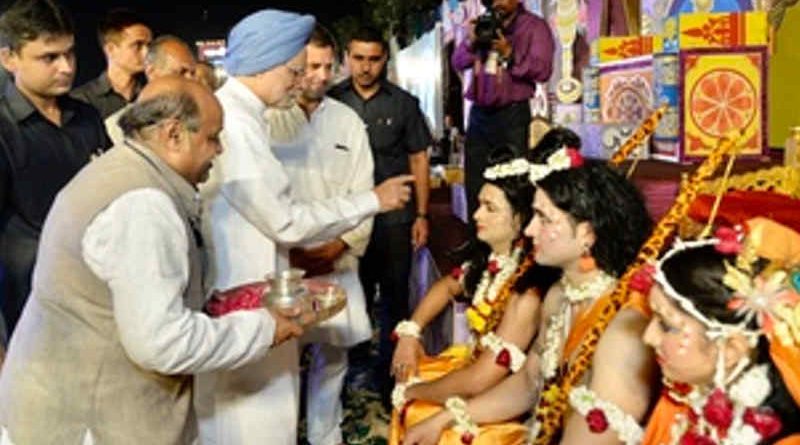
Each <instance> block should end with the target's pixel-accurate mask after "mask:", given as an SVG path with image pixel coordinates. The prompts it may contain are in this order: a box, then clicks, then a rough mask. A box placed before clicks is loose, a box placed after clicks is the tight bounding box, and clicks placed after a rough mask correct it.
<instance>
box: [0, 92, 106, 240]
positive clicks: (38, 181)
mask: <svg viewBox="0 0 800 445" xmlns="http://www.w3.org/2000/svg"><path fill="white" fill-rule="evenodd" d="M58 105H59V107H60V108H61V126H60V127H59V126H57V125H55V124H53V123H52V122H50V121H49V120H47V118H45V117H44V116H43V115H42V114H41V113H39V111H38V110H36V108H34V106H33V105H32V104H31V103H30V101H28V99H27V98H25V97H24V96H23V95H22V94H21V93H20V92H19V90H18V89H17V88H16V86H15V85H14V83H9V84H8V85H7V87H6V91H5V96H4V97H3V98H0V205H1V207H0V210H2V214H1V215H0V224H2V225H1V226H0V236H2V235H3V234H4V233H5V229H6V228H7V227H6V225H7V223H8V222H9V219H13V220H20V219H21V221H16V222H22V223H24V224H25V225H28V226H29V227H30V228H33V229H34V231H35V232H38V231H39V230H40V229H41V226H42V223H43V222H44V219H45V217H46V216H47V212H48V211H49V210H50V206H51V205H52V203H53V200H54V199H55V196H56V194H57V193H58V192H59V190H61V188H62V187H64V185H66V184H67V182H69V180H70V179H72V177H73V176H74V175H75V174H76V173H77V172H78V170H80V169H81V168H82V167H83V166H84V165H86V164H87V163H88V162H89V159H90V158H91V156H92V155H93V154H99V153H102V152H103V151H105V150H106V149H107V148H108V147H109V145H110V144H109V140H108V137H107V136H106V132H105V126H104V125H103V121H102V120H101V119H100V116H99V115H98V114H97V111H96V110H95V109H94V108H93V107H91V106H89V105H86V104H84V103H83V102H80V101H78V100H75V99H73V98H71V97H69V96H67V95H64V96H61V97H59V98H58Z"/></svg>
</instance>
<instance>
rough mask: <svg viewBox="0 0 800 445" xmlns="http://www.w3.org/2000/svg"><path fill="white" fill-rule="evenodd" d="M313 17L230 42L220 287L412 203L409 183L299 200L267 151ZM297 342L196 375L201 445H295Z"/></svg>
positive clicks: (214, 198)
mask: <svg viewBox="0 0 800 445" xmlns="http://www.w3.org/2000/svg"><path fill="white" fill-rule="evenodd" d="M313 27H314V18H313V17H311V16H301V15H298V14H293V13H287V12H283V11H276V10H262V11H259V12H256V13H253V14H251V15H249V16H247V17H245V18H244V19H243V20H242V21H240V22H239V23H238V24H236V25H235V26H234V27H233V29H232V30H231V32H230V34H229V36H228V48H227V53H226V55H225V70H226V71H227V72H228V74H229V76H230V77H229V79H228V81H227V82H226V83H225V85H224V86H223V87H222V88H220V89H219V90H218V91H217V92H216V95H217V98H218V99H219V100H220V102H221V103H222V108H223V110H224V112H225V126H226V128H225V132H224V133H223V142H224V144H225V152H224V153H223V154H222V155H221V156H220V158H219V161H218V162H217V163H216V164H215V167H214V170H213V171H212V179H211V180H210V181H209V185H208V187H207V188H206V190H204V194H205V195H206V196H207V197H208V199H209V202H208V204H209V208H208V213H207V215H208V217H209V221H210V225H211V233H212V235H213V236H212V240H213V243H212V251H213V253H214V261H213V262H214V267H215V275H216V277H215V285H216V286H225V287H229V286H230V287H232V286H235V285H238V284H242V283H246V282H250V281H254V280H259V279H262V278H263V277H264V274H266V273H269V272H274V271H275V270H276V269H278V268H279V267H280V266H279V264H278V262H277V260H278V259H277V254H276V248H277V246H278V245H282V246H292V245H297V244H299V243H306V242H313V241H324V240H329V239H331V238H332V237H335V236H338V235H340V234H341V233H344V232H345V231H347V230H350V229H352V228H354V227H356V226H357V225H358V224H359V223H360V222H361V221H363V220H364V219H365V218H368V217H370V216H372V215H374V214H376V213H378V212H381V211H389V210H393V209H397V208H400V207H401V206H403V205H404V204H405V203H406V202H408V200H409V198H410V193H411V191H410V188H409V186H408V185H406V184H407V183H408V182H410V181H412V180H413V177H411V176H410V175H406V176H398V177H395V178H391V179H388V180H386V181H384V182H383V183H382V184H381V185H379V186H377V187H375V189H373V190H372V191H363V192H358V193H353V194H349V195H346V196H337V197H331V198H328V199H324V200H318V201H309V202H301V201H298V200H296V199H295V197H294V195H293V192H292V190H291V187H290V182H289V178H288V177H287V175H286V172H285V171H284V169H283V167H282V165H281V164H280V162H279V161H278V160H277V159H276V158H275V155H274V154H273V152H272V150H271V148H270V146H269V125H268V123H267V121H266V120H265V119H264V113H265V112H266V110H267V108H268V107H288V106H289V105H291V104H292V103H293V95H294V93H295V92H296V91H297V89H298V87H299V81H300V80H301V79H302V78H303V75H304V71H305V57H306V56H305V49H304V46H305V44H306V42H307V41H308V37H309V35H310V34H311V31H312V29H313ZM298 361H299V357H298V353H297V344H296V342H294V341H293V342H288V343H287V344H286V345H284V346H282V347H280V348H276V349H275V350H273V351H272V353H271V354H270V355H269V357H266V358H264V359H262V360H261V361H258V362H255V363H252V364H249V365H247V366H245V367H242V368H240V369H238V370H235V371H232V372H221V373H213V374H209V375H201V376H198V379H197V385H198V397H197V399H196V404H195V405H196V408H197V413H198V416H199V417H200V428H201V433H200V434H201V440H202V443H203V444H224V445H236V444H251V443H252V444H275V445H283V444H286V445H294V444H295V443H296V432H297V431H296V430H297V417H298V409H299V406H298V405H299V403H298V398H299V381H298V380H299V370H298Z"/></svg>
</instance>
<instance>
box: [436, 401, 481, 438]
mask: <svg viewBox="0 0 800 445" xmlns="http://www.w3.org/2000/svg"><path fill="white" fill-rule="evenodd" d="M444 406H445V408H447V411H449V412H450V414H452V415H453V423H454V425H453V431H455V432H456V433H458V435H459V436H460V438H461V443H463V444H464V445H469V444H471V443H472V441H473V440H475V438H476V437H478V424H476V423H475V422H473V421H472V419H470V417H469V413H467V402H466V401H464V399H462V398H461V397H450V398H449V399H447V401H445V402H444Z"/></svg>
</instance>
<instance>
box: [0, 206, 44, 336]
mask: <svg viewBox="0 0 800 445" xmlns="http://www.w3.org/2000/svg"><path fill="white" fill-rule="evenodd" d="M5 222H6V225H5V227H3V229H2V233H0V264H2V265H3V269H4V272H5V273H4V276H3V301H2V305H0V306H1V308H2V312H3V318H4V319H5V324H6V328H7V330H8V332H7V336H8V338H9V339H10V338H11V334H12V333H13V332H14V327H15V326H16V325H17V321H19V317H20V315H22V309H23V308H24V307H25V302H26V301H28V294H30V292H31V278H32V275H33V266H34V264H35V263H36V251H37V250H38V247H39V232H38V231H36V230H34V229H33V228H31V227H30V226H29V225H27V224H25V223H23V222H22V221H21V220H20V219H19V218H14V217H12V218H11V219H10V220H7V221H5Z"/></svg>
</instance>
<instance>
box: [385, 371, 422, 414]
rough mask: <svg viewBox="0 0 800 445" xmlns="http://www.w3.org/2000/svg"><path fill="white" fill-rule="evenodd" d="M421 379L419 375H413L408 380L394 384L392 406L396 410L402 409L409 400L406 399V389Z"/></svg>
mask: <svg viewBox="0 0 800 445" xmlns="http://www.w3.org/2000/svg"><path fill="white" fill-rule="evenodd" d="M421 381H422V380H421V379H419V378H417V377H411V378H410V379H408V381H406V382H403V383H398V384H396V385H394V389H392V406H393V407H394V408H395V409H396V410H401V409H402V408H403V406H404V405H405V404H406V402H407V401H408V400H407V399H406V390H407V389H408V387H409V386H411V385H414V384H416V383H419V382H421Z"/></svg>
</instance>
